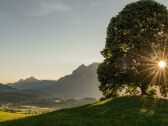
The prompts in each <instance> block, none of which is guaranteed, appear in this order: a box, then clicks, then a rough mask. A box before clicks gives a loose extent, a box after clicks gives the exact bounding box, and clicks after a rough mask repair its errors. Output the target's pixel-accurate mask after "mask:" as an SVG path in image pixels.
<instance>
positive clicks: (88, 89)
mask: <svg viewBox="0 0 168 126" xmlns="http://www.w3.org/2000/svg"><path fill="white" fill-rule="evenodd" d="M97 67H98V63H93V64H91V65H89V66H85V65H81V66H79V67H78V68H77V69H76V70H74V71H73V72H72V74H70V75H67V76H65V77H62V78H61V79H59V80H58V81H57V82H56V84H54V85H52V86H49V87H45V88H43V91H44V92H46V93H50V95H52V96H55V97H59V98H62V99H69V98H84V97H93V98H100V97H101V93H100V91H99V89H98V85H99V82H98V79H97V73H96V70H97Z"/></svg>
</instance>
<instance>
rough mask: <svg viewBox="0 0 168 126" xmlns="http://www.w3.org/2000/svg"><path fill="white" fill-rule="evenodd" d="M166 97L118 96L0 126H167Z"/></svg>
mask: <svg viewBox="0 0 168 126" xmlns="http://www.w3.org/2000/svg"><path fill="white" fill-rule="evenodd" d="M167 125H168V100H166V99H159V98H152V97H139V96H133V97H119V98H115V99H109V100H106V101H103V102H99V103H96V104H91V105H86V106H82V107H78V108H73V109H65V110H59V111H55V112H51V113H47V114H44V115H39V116H34V117H30V118H25V119H20V120H16V121H11V122H4V123H3V122H1V123H0V126H167Z"/></svg>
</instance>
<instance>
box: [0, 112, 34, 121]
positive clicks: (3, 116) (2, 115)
mask: <svg viewBox="0 0 168 126" xmlns="http://www.w3.org/2000/svg"><path fill="white" fill-rule="evenodd" d="M29 116H32V115H29V114H16V113H8V112H0V122H3V121H9V120H15V119H20V118H25V117H29Z"/></svg>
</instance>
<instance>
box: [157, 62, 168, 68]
mask: <svg viewBox="0 0 168 126" xmlns="http://www.w3.org/2000/svg"><path fill="white" fill-rule="evenodd" d="M158 65H159V67H160V68H165V66H166V63H165V61H163V60H161V61H160V62H159V63H158Z"/></svg>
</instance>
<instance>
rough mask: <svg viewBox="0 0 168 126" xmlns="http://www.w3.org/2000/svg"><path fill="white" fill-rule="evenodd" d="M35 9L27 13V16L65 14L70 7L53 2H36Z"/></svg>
mask: <svg viewBox="0 0 168 126" xmlns="http://www.w3.org/2000/svg"><path fill="white" fill-rule="evenodd" d="M37 4H38V5H37V8H36V9H34V10H31V12H28V13H27V15H28V16H42V15H48V14H51V13H56V12H66V11H69V10H70V7H68V6H66V5H64V4H63V3H59V2H56V1H53V0H37Z"/></svg>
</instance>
